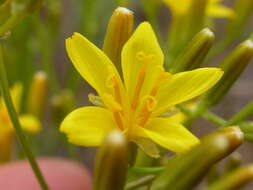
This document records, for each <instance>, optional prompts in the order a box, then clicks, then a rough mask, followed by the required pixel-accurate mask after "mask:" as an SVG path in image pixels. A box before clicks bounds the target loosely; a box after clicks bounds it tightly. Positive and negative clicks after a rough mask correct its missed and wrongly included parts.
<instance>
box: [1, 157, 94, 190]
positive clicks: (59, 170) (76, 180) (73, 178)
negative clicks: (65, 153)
mask: <svg viewBox="0 0 253 190" xmlns="http://www.w3.org/2000/svg"><path fill="white" fill-rule="evenodd" d="M38 163H39V166H40V168H41V170H42V173H43V175H44V176H45V179H46V181H47V183H48V185H49V188H50V190H91V178H90V175H89V173H88V171H87V170H86V169H85V168H84V167H83V166H81V165H80V164H78V163H75V162H73V161H68V160H65V159H62V158H42V159H39V160H38ZM0 189H1V190H41V189H40V186H39V184H38V182H37V180H36V178H35V176H34V174H33V172H32V169H31V167H30V165H29V163H28V162H27V161H15V162H10V163H7V164H4V165H0Z"/></svg>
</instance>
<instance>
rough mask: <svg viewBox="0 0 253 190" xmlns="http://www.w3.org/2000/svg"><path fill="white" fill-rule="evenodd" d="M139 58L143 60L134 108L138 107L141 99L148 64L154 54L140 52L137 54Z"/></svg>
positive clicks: (134, 98) (135, 93) (134, 97)
mask: <svg viewBox="0 0 253 190" xmlns="http://www.w3.org/2000/svg"><path fill="white" fill-rule="evenodd" d="M136 57H137V59H138V60H139V61H140V62H141V64H142V66H141V69H140V72H139V76H138V79H137V84H136V88H135V92H134V96H133V103H132V108H133V109H136V107H137V105H138V101H139V96H140V93H141V89H142V86H143V84H144V79H145V76H146V72H147V68H148V64H149V63H150V62H151V61H152V60H153V57H154V56H153V55H145V54H144V53H143V52H138V53H137V54H136Z"/></svg>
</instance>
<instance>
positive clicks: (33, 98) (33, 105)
mask: <svg viewBox="0 0 253 190" xmlns="http://www.w3.org/2000/svg"><path fill="white" fill-rule="evenodd" d="M47 95H48V79H47V75H46V73H45V72H43V71H39V72H37V73H36V74H35V75H34V78H33V81H32V84H31V88H30V91H29V96H28V113H31V114H33V115H35V116H37V117H39V118H40V117H41V116H42V114H43V111H44V108H45V102H46V100H47Z"/></svg>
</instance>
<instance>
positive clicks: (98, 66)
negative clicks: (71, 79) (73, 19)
mask: <svg viewBox="0 0 253 190" xmlns="http://www.w3.org/2000/svg"><path fill="white" fill-rule="evenodd" d="M66 48H67V52H68V55H69V57H70V59H71V61H72V63H73V64H74V66H75V68H76V69H77V71H78V72H79V73H80V74H81V75H82V77H83V78H84V79H85V80H86V81H87V82H88V83H89V84H90V85H91V86H92V87H93V88H94V89H96V91H97V92H98V93H99V94H100V95H101V94H103V93H109V94H111V93H112V89H111V88H108V86H107V85H106V82H107V81H108V79H109V78H110V77H111V76H112V75H115V76H116V77H117V79H118V80H119V81H120V77H119V74H118V72H117V70H116V68H115V66H114V65H113V63H112V62H111V61H110V59H109V58H108V57H107V56H106V55H105V54H104V53H103V52H102V51H101V50H100V49H99V48H97V47H96V46H95V45H94V44H92V43H91V42H90V41H89V40H88V39H86V38H85V37H83V36H82V35H81V34H79V33H74V35H73V36H72V37H71V38H68V39H67V40H66ZM120 83H121V82H120Z"/></svg>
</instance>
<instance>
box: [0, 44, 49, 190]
mask: <svg viewBox="0 0 253 190" xmlns="http://www.w3.org/2000/svg"><path fill="white" fill-rule="evenodd" d="M0 86H1V90H2V95H3V98H4V101H5V104H6V107H7V110H8V113H9V116H10V119H11V121H12V124H13V127H14V129H15V131H16V136H17V138H18V140H19V143H20V144H21V147H22V149H23V151H24V153H25V155H26V157H27V158H28V160H29V162H30V165H31V167H32V169H33V172H34V174H35V176H36V177H37V180H38V182H39V184H40V186H41V189H42V190H48V186H47V184H46V182H45V180H44V178H43V176H42V173H41V171H40V169H39V166H38V164H37V162H36V160H35V157H34V155H33V153H32V151H31V148H30V146H29V144H28V142H27V140H26V137H25V135H24V133H23V130H22V128H21V125H20V122H19V119H18V114H17V112H16V110H15V108H14V105H13V102H12V99H11V96H10V92H9V85H8V80H7V74H6V70H5V66H4V60H3V47H2V42H0Z"/></svg>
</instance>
